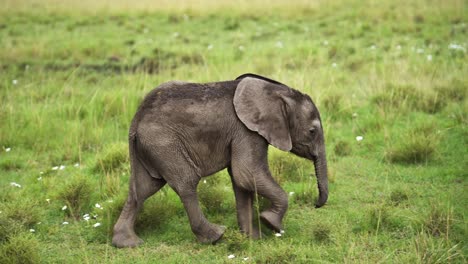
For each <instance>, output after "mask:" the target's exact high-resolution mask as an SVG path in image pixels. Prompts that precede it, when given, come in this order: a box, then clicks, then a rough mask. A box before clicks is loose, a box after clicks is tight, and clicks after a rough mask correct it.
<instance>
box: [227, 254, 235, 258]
mask: <svg viewBox="0 0 468 264" xmlns="http://www.w3.org/2000/svg"><path fill="white" fill-rule="evenodd" d="M235 257H236V256H234V254H231V255H229V256H228V259H233V258H235Z"/></svg>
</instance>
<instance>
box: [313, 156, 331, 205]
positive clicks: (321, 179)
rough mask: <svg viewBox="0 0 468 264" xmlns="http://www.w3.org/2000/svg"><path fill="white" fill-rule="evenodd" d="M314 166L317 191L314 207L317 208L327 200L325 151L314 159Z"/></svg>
mask: <svg viewBox="0 0 468 264" xmlns="http://www.w3.org/2000/svg"><path fill="white" fill-rule="evenodd" d="M314 166H315V176H316V177H317V185H318V190H319V197H318V200H317V202H316V203H315V207H316V208H319V207H322V206H323V205H324V204H325V203H326V202H327V199H328V172H327V159H326V155H325V151H322V153H321V154H320V155H318V157H317V158H316V159H314Z"/></svg>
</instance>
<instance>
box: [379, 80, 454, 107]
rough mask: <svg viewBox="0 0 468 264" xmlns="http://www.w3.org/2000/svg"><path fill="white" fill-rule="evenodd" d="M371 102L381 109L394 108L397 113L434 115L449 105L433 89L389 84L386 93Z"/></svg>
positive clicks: (385, 89)
mask: <svg viewBox="0 0 468 264" xmlns="http://www.w3.org/2000/svg"><path fill="white" fill-rule="evenodd" d="M371 101H372V102H373V103H375V104H376V105H377V106H379V107H381V108H394V109H395V110H396V111H402V110H404V111H414V110H416V111H422V112H425V113H429V114H434V113H437V112H439V111H441V110H442V109H443V107H444V106H445V105H446V104H447V101H446V98H445V97H440V96H439V95H438V93H437V92H435V91H434V90H433V89H432V88H429V89H423V88H420V87H416V86H414V85H411V84H405V85H398V84H387V86H386V87H385V88H384V91H382V92H381V93H379V94H377V95H375V96H373V97H372V99H371Z"/></svg>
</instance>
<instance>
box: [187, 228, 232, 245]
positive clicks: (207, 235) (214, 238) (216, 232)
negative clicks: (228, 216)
mask: <svg viewBox="0 0 468 264" xmlns="http://www.w3.org/2000/svg"><path fill="white" fill-rule="evenodd" d="M225 230H226V227H225V226H220V225H215V224H209V225H208V226H207V227H206V228H204V230H203V231H202V232H194V233H195V235H196V237H197V239H198V241H200V243H204V244H216V242H218V241H219V240H220V239H221V238H222V237H223V235H224V231H225Z"/></svg>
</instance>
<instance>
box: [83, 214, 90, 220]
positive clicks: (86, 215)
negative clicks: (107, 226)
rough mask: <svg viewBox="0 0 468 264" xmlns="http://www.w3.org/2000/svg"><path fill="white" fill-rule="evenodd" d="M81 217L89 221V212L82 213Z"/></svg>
mask: <svg viewBox="0 0 468 264" xmlns="http://www.w3.org/2000/svg"><path fill="white" fill-rule="evenodd" d="M83 219H84V220H86V221H89V219H91V217H90V216H89V214H85V215H83Z"/></svg>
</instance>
